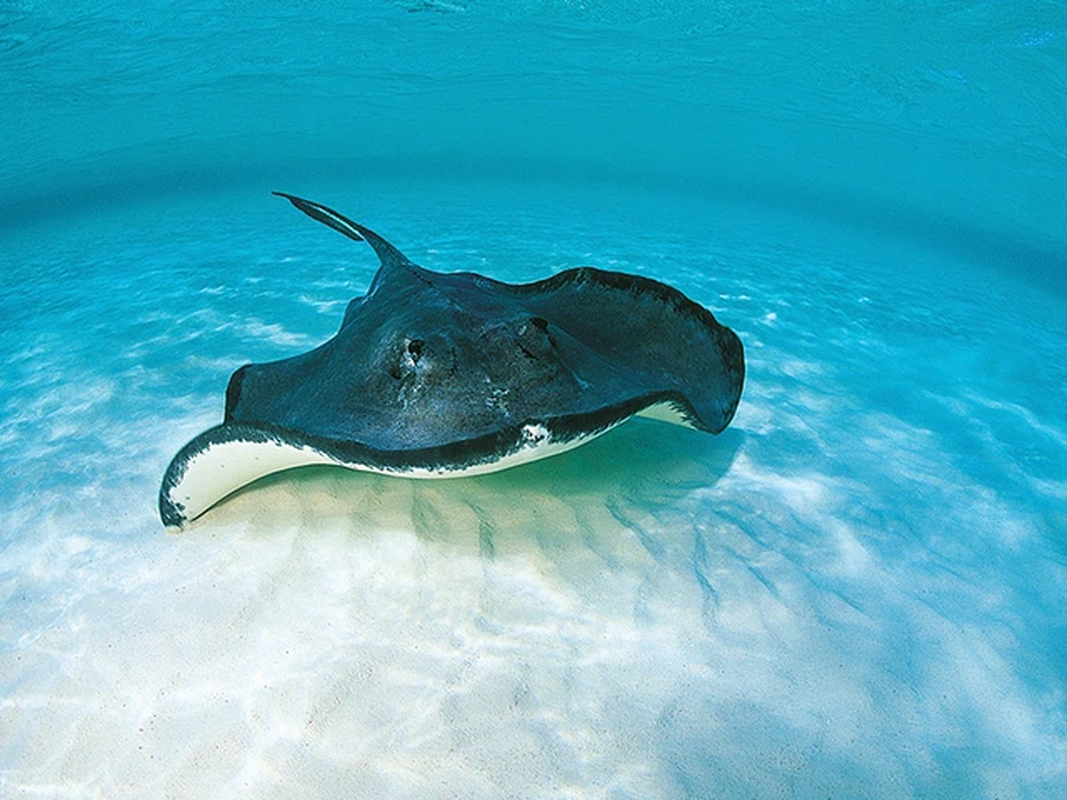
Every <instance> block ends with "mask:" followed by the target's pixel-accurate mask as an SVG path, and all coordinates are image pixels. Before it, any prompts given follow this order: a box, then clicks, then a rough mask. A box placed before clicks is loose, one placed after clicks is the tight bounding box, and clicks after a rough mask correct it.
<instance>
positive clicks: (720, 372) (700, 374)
mask: <svg viewBox="0 0 1067 800" xmlns="http://www.w3.org/2000/svg"><path fill="white" fill-rule="evenodd" d="M275 194H277V195H279V196H280V197H284V198H286V199H287V200H289V201H290V202H291V203H292V204H293V205H294V206H296V207H297V208H298V209H300V210H301V211H303V212H304V213H305V214H307V215H308V216H310V217H312V218H313V219H316V220H318V221H319V222H322V223H325V224H326V225H328V226H330V227H331V228H333V229H335V230H337V231H340V232H341V233H343V234H344V235H345V236H348V237H349V238H351V239H354V240H356V241H365V242H367V243H368V244H369V245H370V246H371V247H372V248H373V249H374V251H375V253H376V254H377V255H378V258H379V260H380V261H381V266H380V268H379V269H378V272H377V274H376V275H375V277H374V279H373V281H372V282H371V285H370V288H369V289H368V291H367V293H366V294H365V295H364V296H362V297H357V298H355V299H354V300H352V301H351V302H350V303H349V304H348V307H347V309H346V310H345V314H344V319H343V320H342V322H341V328H340V330H339V331H338V332H337V334H336V335H335V336H334V337H333V338H331V339H329V340H328V341H326V342H325V343H323V344H322V345H320V346H318V347H316V348H315V349H314V350H311V351H310V352H307V353H303V354H301V355H296V356H293V357H291V358H286V359H283V360H281V361H273V362H270V363H265V364H246V365H245V366H242V367H240V368H239V369H238V370H237V371H236V372H234V373H233V375H232V376H231V377H230V381H229V385H228V386H227V388H226V410H225V415H224V418H223V422H222V424H221V425H218V426H216V427H213V428H210V429H209V430H207V431H205V432H204V433H201V434H200V435H199V436H197V437H196V438H195V439H193V440H192V441H191V442H189V443H188V444H187V445H186V446H185V447H183V448H182V449H181V451H180V452H179V453H178V454H177V455H176V456H175V457H174V459H173V460H172V461H171V463H170V466H169V467H168V469H167V472H166V474H165V475H164V477H163V484H162V487H161V488H160V492H159V511H160V516H161V518H162V520H163V524H164V525H166V526H179V527H180V526H182V525H184V524H185V523H186V522H187V521H189V520H192V519H195V518H196V517H198V516H200V515H201V514H203V513H204V512H205V511H207V510H208V509H209V508H211V507H212V506H213V505H215V504H216V503H218V502H219V501H220V500H222V499H223V498H225V497H227V496H228V495H230V494H232V493H233V492H235V491H237V490H238V489H240V488H241V487H243V486H245V485H247V484H249V483H251V482H253V481H255V480H257V479H258V478H261V477H263V476H266V475H269V474H272V473H275V472H280V471H282V470H286V469H291V468H294V467H300V466H304V465H310V464H336V465H339V466H342V467H347V468H349V469H355V470H364V471H368V472H376V473H383V474H387V475H398V476H403V477H409V478H447V477H453V476H461V475H476V474H483V473H489V472H495V471H498V470H503V469H507V468H509V467H513V466H516V465H519V464H522V463H524V462H529V461H534V460H537V459H541V458H545V457H547V456H552V455H555V454H557V453H562V452H564V451H566V450H570V449H572V448H574V447H577V446H579V445H581V444H584V443H585V442H588V441H590V440H591V439H593V438H595V437H597V436H600V435H601V434H603V433H605V432H607V431H609V430H611V429H612V428H614V427H616V426H618V425H620V424H622V423H623V422H625V421H627V420H628V419H630V418H631V417H633V416H635V415H641V416H646V417H653V418H657V419H662V420H665V421H668V422H675V423H680V424H683V425H687V426H689V427H691V428H695V429H696V430H699V431H706V432H709V433H719V432H720V431H722V430H723V429H724V428H725V427H726V426H727V424H729V422H730V420H731V419H732V418H733V415H734V411H735V410H736V409H737V404H738V400H739V399H740V396H741V386H742V383H743V381H744V372H745V367H744V355H743V350H742V347H741V341H740V340H739V339H738V338H737V336H736V334H734V332H733V331H731V330H730V329H729V328H727V327H725V326H723V325H720V324H719V323H718V322H717V321H716V320H715V317H714V316H713V315H712V313H711V312H710V311H708V310H707V309H706V308H704V307H703V306H700V305H699V304H697V303H695V302H693V301H692V300H690V299H689V298H687V297H686V296H685V295H683V294H682V293H681V292H680V291H678V290H677V289H674V288H671V287H670V286H667V285H665V284H662V283H659V282H657V281H654V280H650V279H648V278H644V277H640V276H637V275H628V274H624V273H620V272H608V271H605V270H600V269H594V268H592V267H579V268H576V269H569V270H566V271H564V272H560V273H559V274H557V275H554V276H553V277H551V278H547V279H545V280H540V281H535V282H534V283H526V284H508V283H502V282H500V281H496V280H493V279H492V278H487V277H485V276H483V275H478V274H476V273H473V272H453V273H442V272H433V271H431V270H428V269H425V268H423V267H420V266H418V265H416V264H414V263H413V262H412V261H411V260H409V259H408V258H407V257H406V256H404V255H403V254H402V253H401V252H400V251H399V250H397V249H396V248H395V247H393V246H392V245H391V244H389V242H387V241H386V240H385V239H383V238H382V237H381V236H379V235H378V234H376V233H375V232H374V231H372V230H370V229H368V228H366V227H364V226H362V225H360V224H358V223H355V222H353V221H352V220H350V219H347V218H346V217H344V216H342V215H341V214H338V213H337V212H336V211H333V210H332V209H330V208H327V207H326V206H323V205H319V204H318V203H314V202H311V201H309V200H304V199H302V198H299V197H295V196H293V195H289V194H284V193H281V192H275Z"/></svg>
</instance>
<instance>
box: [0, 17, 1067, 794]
mask: <svg viewBox="0 0 1067 800" xmlns="http://www.w3.org/2000/svg"><path fill="white" fill-rule="evenodd" d="M0 74H2V75H3V76H4V80H3V81H0V109H2V111H0V146H2V147H0V151H2V152H3V153H4V154H5V157H4V160H3V163H2V164H0V262H2V264H0V266H2V273H0V276H2V277H0V280H2V281H3V287H2V288H3V294H2V300H0V360H2V363H3V373H2V375H3V381H2V384H0V408H2V409H3V410H2V416H0V475H2V476H3V481H2V482H0V547H2V553H3V555H2V559H0V795H3V796H20V794H26V795H29V796H45V797H53V796H54V797H97V796H100V797H116V796H152V797H160V796H172V797H204V796H233V797H363V796H365V797H378V796H393V797H416V796H417V797H427V796H460V797H500V796H526V797H534V796H536V797H565V796H575V795H580V796H589V797H620V798H621V797H634V798H636V797H642V798H644V797H664V798H673V797H724V796H725V797H730V796H744V797H748V796H758V797H777V796H796V797H814V796H832V797H858V796H872V795H874V796H885V797H900V796H924V797H963V796H967V797H971V796H976V797H977V796H985V797H993V796H997V797H1056V796H1061V795H1063V794H1064V793H1067V694H1065V690H1067V681H1065V678H1064V676H1065V675H1067V611H1065V608H1067V602H1065V601H1067V403H1065V402H1064V398H1065V396H1067V366H1065V363H1067V360H1065V357H1064V356H1065V342H1067V183H1065V176H1067V105H1065V104H1064V103H1063V101H1062V98H1063V97H1065V96H1067V12H1065V11H1064V10H1063V8H1062V6H1060V5H1059V4H1056V3H1022V4H999V3H979V4H974V3H930V4H924V5H922V6H916V5H904V4H902V5H899V6H898V5H893V4H882V5H879V6H877V7H875V6H871V5H869V4H850V3H835V4H801V3H782V4H775V5H773V6H769V7H768V6H757V5H751V6H748V5H741V4H738V5H729V4H716V3H710V4H690V3H684V4H683V3H678V4H673V5H671V4H653V3H649V2H615V3H597V2H589V3H565V2H559V3H551V2H543V3H535V2H526V3H522V2H520V3H506V4H505V3H475V2H469V3H454V4H453V3H432V2H375V3H356V4H352V5H348V6H340V5H326V4H317V5H314V6H313V7H309V6H307V5H305V4H300V3H273V2H272V3H258V4H241V3H226V4H223V3H217V4H203V5H194V6H192V7H190V6H189V4H167V3H156V4H153V5H151V6H145V5H135V4H125V3H109V4H97V5H95V6H90V5H86V4H77V5H75V4H69V5H67V4H60V3H49V4H35V3H30V2H23V3H8V4H4V5H3V6H0ZM269 189H283V190H287V191H293V192H297V193H300V194H304V195H306V196H310V197H313V198H315V199H317V200H320V201H322V202H326V203H328V204H330V205H332V206H334V207H336V208H338V209H339V210H341V211H344V212H345V213H348V214H350V215H351V216H353V217H354V218H356V219H358V220H360V221H361V222H364V223H365V224H368V225H370V226H371V227H373V228H375V229H376V230H378V231H380V232H381V233H383V234H384V235H386V236H387V237H388V238H389V239H390V240H391V241H393V242H394V243H395V244H396V245H397V246H399V247H400V248H401V249H402V250H404V252H405V253H407V254H408V255H409V256H411V257H412V258H413V259H414V260H416V261H418V262H419V263H422V264H424V265H425V266H427V267H430V268H433V269H440V270H448V269H474V270H477V271H480V272H484V273H486V274H489V275H491V276H493V277H495V278H498V279H502V280H508V281H518V280H533V279H536V278H540V277H545V276H547V275H549V274H552V273H553V272H555V271H558V270H560V269H562V268H565V267H569V266H575V265H578V264H592V265H596V266H600V267H604V268H610V269H619V270H624V271H629V272H636V273H640V274H645V275H649V276H651V277H654V278H657V279H660V280H664V281H667V282H669V283H671V284H673V285H676V286H678V287H679V288H681V289H682V290H683V291H685V292H686V293H687V294H689V295H690V296H691V297H692V298H693V299H695V300H697V301H698V302H701V303H703V304H705V305H707V306H708V307H709V308H711V309H712V310H713V311H714V312H715V314H716V316H717V317H718V318H719V319H720V320H722V321H723V322H724V323H726V324H728V325H730V326H731V327H732V328H734V329H735V330H736V331H737V332H738V334H739V335H740V336H741V337H742V339H743V341H744V343H745V346H746V355H747V359H748V368H749V373H748V382H747V385H746V389H745V394H744V396H743V399H742V404H741V407H740V409H739V411H738V414H737V417H736V419H735V421H734V423H733V424H732V426H731V427H730V428H729V429H728V430H727V432H726V433H724V434H723V435H722V436H720V437H707V436H700V435H697V434H695V433H693V432H691V431H686V430H683V429H680V428H675V427H672V426H666V425H664V424H662V423H656V422H652V421H637V422H634V423H630V424H627V425H626V426H623V428H621V429H619V430H617V431H615V432H613V433H611V434H609V435H608V436H605V437H604V438H602V439H600V440H597V441H596V442H594V443H592V444H590V445H588V446H587V447H584V448H581V449H580V450H577V451H574V452H572V453H569V454H567V455H564V456H560V457H558V458H555V459H551V460H549V461H546V462H541V463H538V464H534V465H531V466H528V467H523V468H520V469H516V470H512V471H510V472H506V473H501V474H498V475H491V476H485V477H482V478H475V479H466V480H458V481H449V482H435V483H433V484H427V483H411V482H408V481H404V480H398V479H390V478H382V477H376V476H370V475H359V474H350V473H347V472H344V471H341V470H328V469H311V470H304V471H300V472H298V473H295V474H291V475H287V476H278V477H275V478H271V479H268V480H266V481H264V482H262V483H260V484H258V485H256V486H255V487H252V488H251V489H250V490H248V491H246V492H243V493H241V494H239V495H237V496H235V497H234V498H232V499H231V500H229V501H227V502H226V503H225V504H223V505H222V506H220V507H219V508H217V509H216V510H215V511H213V512H212V513H211V514H210V515H209V516H207V517H205V518H204V519H203V520H202V521H201V522H199V523H198V524H196V525H194V526H192V527H191V528H190V529H189V530H188V531H186V532H185V533H183V534H181V535H168V534H166V533H164V531H163V529H162V528H161V526H160V524H159V522H158V519H157V517H156V512H155V499H156V491H157V489H158V482H159V479H160V477H161V475H162V472H163V470H164V468H165V467H166V465H167V462H168V461H169V459H170V457H171V456H172V455H173V454H174V452H175V451H176V450H177V449H178V448H179V447H180V446H181V445H182V444H183V443H184V442H185V441H187V440H188V439H189V438H190V437H191V436H193V435H194V434H196V433H198V432H199V431H200V430H202V429H203V428H205V427H207V426H209V425H211V424H213V423H215V422H216V421H217V420H218V419H219V418H220V416H221V410H222V396H223V391H224V387H225V382H226V379H227V378H228V376H229V374H230V372H231V371H232V370H233V369H234V368H236V367H237V366H239V365H240V364H242V363H245V362H246V361H249V360H266V359H273V358H280V357H283V356H286V355H290V354H293V353H296V352H300V351H303V350H305V349H307V348H308V347H311V346H313V345H315V344H317V343H318V342H320V341H322V340H323V339H324V338H326V337H328V336H329V335H331V334H332V333H333V331H334V330H335V329H336V327H337V325H338V324H339V321H340V316H341V314H342V313H343V309H344V305H345V303H346V302H347V301H348V300H349V299H350V298H351V297H352V296H354V295H356V294H359V293H361V292H362V291H363V290H364V289H365V288H366V286H367V283H368V282H369V280H370V277H371V276H372V274H373V272H374V268H375V266H376V263H375V259H374V257H373V255H372V254H371V253H370V251H369V249H366V248H361V247H359V246H357V245H356V244H355V243H352V242H349V241H347V240H345V239H343V238H342V237H340V236H337V235H336V234H334V233H332V232H330V231H328V230H326V229H325V228H322V227H321V226H316V225H314V224H313V223H311V222H310V221H308V220H307V219H305V218H303V217H302V216H300V215H299V214H298V213H297V212H295V211H294V210H293V209H292V208H290V207H289V206H288V204H286V203H284V202H283V201H280V200H278V199H276V198H271V197H270V196H269V194H268V190H269Z"/></svg>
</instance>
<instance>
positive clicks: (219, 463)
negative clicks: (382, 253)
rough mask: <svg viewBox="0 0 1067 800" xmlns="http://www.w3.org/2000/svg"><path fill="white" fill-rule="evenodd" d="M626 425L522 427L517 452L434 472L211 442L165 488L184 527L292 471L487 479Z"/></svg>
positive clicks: (244, 442) (273, 441)
mask: <svg viewBox="0 0 1067 800" xmlns="http://www.w3.org/2000/svg"><path fill="white" fill-rule="evenodd" d="M625 421H626V419H622V420H619V421H618V422H617V423H615V424H614V425H611V426H609V427H606V428H603V429H601V430H596V431H590V432H589V433H588V434H584V435H581V436H577V437H574V438H571V439H567V440H566V441H553V439H552V436H551V433H550V432H549V431H548V429H547V428H546V427H544V426H543V425H537V424H532V425H526V426H525V427H524V428H523V430H522V443H521V445H520V446H519V448H518V449H517V450H514V451H512V452H510V453H507V454H505V455H503V456H501V457H500V458H497V459H493V460H488V461H481V462H475V463H471V464H467V465H456V466H445V467H439V468H433V469H428V468H423V467H407V468H399V467H398V468H394V467H383V466H380V465H377V464H367V463H362V462H358V461H347V460H344V459H341V458H338V457H336V456H333V455H330V454H328V453H324V452H322V451H321V450H318V449H316V448H314V447H312V446H310V445H296V444H292V443H289V442H286V441H284V440H282V439H278V438H270V439H267V440H264V439H263V438H262V437H260V438H259V439H258V440H251V439H240V438H235V439H230V440H228V441H223V442H212V443H210V444H208V445H207V446H205V447H204V448H203V449H202V450H199V451H197V452H196V453H194V454H192V455H191V456H190V457H189V458H188V460H187V461H186V463H185V469H184V471H183V472H182V474H181V476H180V477H178V479H177V480H176V481H175V482H174V484H173V485H172V486H171V487H170V488H169V491H168V496H169V499H170V501H171V502H173V503H175V504H176V505H177V506H179V507H180V508H181V509H182V516H183V517H184V519H183V522H185V521H189V520H193V519H196V518H197V517H199V516H200V515H201V514H203V513H204V512H205V511H207V510H208V509H209V508H211V507H212V506H213V505H215V504H216V503H218V502H219V501H220V500H222V499H224V498H225V497H227V496H228V495H230V494H233V493H234V492H236V491H237V490H238V489H240V488H242V487H244V486H247V485H248V484H250V483H252V482H254V481H256V480H258V479H260V478H264V477H266V476H267V475H272V474H274V473H276V472H282V471H284V470H288V469H294V468H296V467H304V466H311V465H316V464H331V465H336V466H339V467H345V468H347V469H353V470H359V471H362V472H374V473H378V474H381V475H396V476H400V477H405V478H458V477H466V476H471V475H485V474H488V473H491V472H499V471H501V470H505V469H510V468H511V467H516V466H519V465H521V464H526V463H529V462H532V461H539V460H540V459H543V458H548V457H550V456H554V455H558V454H559V453H565V452H566V451H568V450H573V449H574V448H576V447H580V446H581V445H583V444H585V443H586V442H589V441H592V440H593V439H595V438H597V437H598V436H601V435H603V434H605V433H607V432H608V431H609V430H611V429H612V428H615V427H617V426H618V425H621V424H622V423H623V422H625Z"/></svg>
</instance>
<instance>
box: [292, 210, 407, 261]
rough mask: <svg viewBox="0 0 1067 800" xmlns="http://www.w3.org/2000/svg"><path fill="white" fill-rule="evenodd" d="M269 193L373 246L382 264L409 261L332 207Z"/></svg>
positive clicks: (383, 240) (389, 245) (313, 217)
mask: <svg viewBox="0 0 1067 800" xmlns="http://www.w3.org/2000/svg"><path fill="white" fill-rule="evenodd" d="M271 194H273V195H276V196H277V197H284V198H285V199H286V200H288V201H289V202H290V203H292V204H293V205H294V206H296V207H297V208H298V209H300V210H301V211H303V212H304V213H305V214H307V215H308V216H309V217H311V218H312V219H314V220H318V221H319V222H321V223H323V224H324V225H329V226H330V227H331V228H333V229H334V230H335V231H339V232H341V233H343V234H344V235H345V236H347V237H348V238H349V239H355V240H356V241H357V242H364V241H365V242H366V243H367V244H369V245H370V246H371V247H373V248H374V252H375V253H377V254H378V258H379V259H381V262H382V265H383V266H384V265H386V264H408V263H410V262H409V261H408V259H407V256H405V255H404V254H403V253H401V252H400V251H399V250H397V249H396V248H395V247H393V246H392V245H391V244H389V242H387V241H385V239H383V238H382V237H381V236H379V235H378V234H376V233H375V232H374V231H372V230H371V229H370V228H367V227H364V226H363V225H360V224H359V223H358V222H353V221H352V220H350V219H349V218H348V217H346V216H345V215H344V214H339V213H337V212H336V211H334V210H333V209H332V208H328V207H327V206H324V205H322V204H320V203H316V202H315V201H313V200H305V199H304V198H303V197H297V196H296V195H292V194H286V193H285V192H271Z"/></svg>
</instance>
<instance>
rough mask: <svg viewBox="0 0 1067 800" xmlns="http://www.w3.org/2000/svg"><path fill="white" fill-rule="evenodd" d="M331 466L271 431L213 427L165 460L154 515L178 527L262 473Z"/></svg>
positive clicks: (311, 449)
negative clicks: (168, 460) (165, 464)
mask: <svg viewBox="0 0 1067 800" xmlns="http://www.w3.org/2000/svg"><path fill="white" fill-rule="evenodd" d="M336 463H338V461H337V459H336V458H333V457H331V456H329V455H327V454H326V453H323V452H321V451H320V450H317V449H316V448H314V447H312V446H310V445H308V444H305V443H301V442H299V441H296V440H292V439H289V438H287V437H286V436H284V435H281V434H278V433H275V432H273V431H268V430H263V429H261V428H257V427H254V426H251V425H240V424H224V425H218V426H216V427H214V428H211V429H209V430H206V431H204V432H203V433H202V434H200V435H199V436H197V437H196V438H195V439H193V440H192V441H191V442H189V444H187V445H186V446H185V447H183V448H182V449H181V450H180V451H179V452H178V455H176V456H175V457H174V460H173V461H171V462H170V466H169V467H168V468H167V472H166V474H165V475H164V476H163V484H162V486H161V487H160V490H159V515H160V518H161V519H162V520H163V524H164V525H166V526H167V527H172V526H176V527H182V526H183V525H185V524H186V523H187V522H190V521H192V520H194V519H196V518H197V517H199V516H200V515H201V514H203V513H204V512H205V511H207V510H208V509H209V508H211V507H212V506H213V505H215V504H216V503H218V502H219V501H220V500H222V499H224V498H226V497H228V496H229V495H231V494H233V493H234V492H236V491H237V490H238V489H240V488H241V487H243V486H247V485H248V484H250V483H252V482H253V481H256V480H259V479H260V478H263V477H265V476H267V475H271V474H273V473H275V472H282V471H283V470H287V469H292V468H294V467H303V466H307V465H311V464H336Z"/></svg>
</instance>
